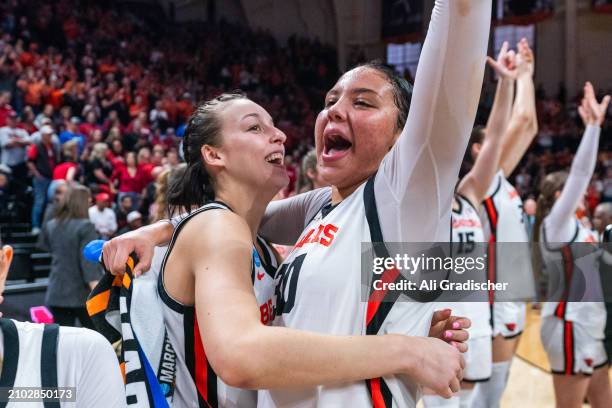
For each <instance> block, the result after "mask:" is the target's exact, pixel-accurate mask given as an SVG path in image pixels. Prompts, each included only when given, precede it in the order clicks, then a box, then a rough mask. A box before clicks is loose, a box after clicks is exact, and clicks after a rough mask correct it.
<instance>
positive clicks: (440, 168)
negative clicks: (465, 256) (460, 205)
mask: <svg viewBox="0 0 612 408" xmlns="http://www.w3.org/2000/svg"><path fill="white" fill-rule="evenodd" d="M490 24H491V1H490V0H470V1H465V0H436V4H435V6H434V9H433V12H432V16H431V22H430V24H429V30H428V32H427V38H426V40H425V44H424V45H423V51H422V52H421V57H420V60H419V65H418V69H417V73H416V79H415V86H414V90H413V94H412V102H411V104H410V112H409V113H408V119H407V121H406V125H405V127H404V129H403V131H402V134H401V136H400V137H399V140H398V141H397V142H396V143H395V145H394V146H393V148H392V149H391V151H390V152H389V153H388V154H387V156H385V158H384V160H383V162H382V164H381V166H380V168H379V170H378V174H377V176H376V181H375V183H374V192H375V196H376V203H377V207H378V214H379V217H380V222H381V228H382V232H383V236H384V238H385V240H386V241H412V242H433V241H447V240H448V236H449V228H450V209H451V203H452V198H453V192H454V187H455V184H456V183H457V178H458V175H459V166H460V164H461V160H462V158H463V155H464V152H465V149H466V146H467V142H468V138H469V135H470V131H471V129H472V126H473V124H474V118H475V116H476V108H477V103H478V99H479V97H480V90H481V86H482V80H483V75H484V66H485V56H486V51H487V42H488V38H489V37H488V35H489V26H490ZM410 220H414V221H415V222H416V221H418V228H414V226H415V222H410ZM407 221H408V222H407Z"/></svg>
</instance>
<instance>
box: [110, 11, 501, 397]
mask: <svg viewBox="0 0 612 408" xmlns="http://www.w3.org/2000/svg"><path fill="white" fill-rule="evenodd" d="M490 14H491V4H490V2H489V1H486V0H477V1H469V2H468V1H443V0H439V1H436V5H435V7H434V10H433V14H432V22H431V25H430V28H429V32H428V35H427V39H426V41H425V44H424V47H423V51H422V54H421V59H420V63H419V66H420V67H419V69H418V70H417V75H416V81H415V88H414V93H413V103H412V104H411V109H410V112H409V113H408V105H409V101H408V99H409V98H408V97H407V95H409V92H408V91H407V89H406V85H405V83H403V82H402V81H401V79H399V78H398V77H397V75H396V74H394V73H392V72H390V71H389V70H385V69H384V68H382V67H380V66H377V65H375V64H370V65H365V66H362V67H359V68H356V69H353V70H351V71H349V72H348V73H346V74H345V75H343V76H342V78H341V79H340V80H339V81H338V82H337V84H336V85H335V86H334V88H333V89H332V90H331V91H330V92H329V93H328V95H327V97H326V107H325V109H324V110H323V111H322V112H321V113H320V114H319V116H318V118H317V124H316V139H315V140H316V149H317V156H318V159H319V161H320V163H321V168H320V171H321V175H322V177H323V179H324V180H325V181H326V182H329V183H331V184H332V185H333V187H332V188H331V203H330V205H329V206H326V208H325V209H322V210H321V211H314V214H313V211H303V210H302V212H301V214H302V215H306V217H301V218H300V217H296V212H292V210H293V209H297V213H300V211H301V210H300V209H303V208H305V207H307V208H317V205H316V203H320V202H325V201H326V199H329V198H330V190H329V189H324V190H323V191H320V190H319V191H314V192H311V193H307V194H305V197H299V196H298V197H296V198H294V199H290V200H289V201H284V200H281V201H280V202H275V207H274V208H273V209H272V211H274V210H277V211H278V212H277V217H276V218H278V217H282V220H283V221H281V222H283V223H284V225H283V227H284V230H285V231H284V232H286V236H287V237H290V238H291V237H292V238H293V240H291V239H289V240H288V241H286V242H280V243H286V244H292V243H295V237H296V232H297V234H298V235H299V231H300V230H301V228H303V227H304V226H306V229H305V230H304V232H303V233H302V235H301V236H300V237H299V240H298V244H297V245H296V249H295V250H294V251H293V252H292V253H291V254H290V255H289V257H288V258H287V259H286V260H285V262H284V263H283V265H282V266H281V269H280V273H279V277H278V279H279V285H278V291H277V299H276V300H277V305H276V315H277V318H276V319H275V324H277V325H283V326H287V327H290V328H296V329H303V330H312V331H317V332H321V333H330V334H345V335H361V334H383V333H403V334H410V335H415V336H426V335H427V334H428V333H429V332H430V326H431V323H432V315H433V306H432V305H431V304H424V303H418V302H414V301H412V302H409V301H406V302H384V301H380V300H381V299H380V297H377V298H376V299H373V300H372V299H371V301H370V302H365V301H363V300H367V299H368V292H367V290H366V291H364V292H363V293H362V287H361V270H360V254H361V242H362V241H365V242H368V241H370V242H381V241H383V239H384V240H386V241H397V242H400V241H404V242H436V241H439V242H440V241H446V240H448V237H449V234H450V230H449V219H450V211H451V203H452V197H453V190H454V185H455V182H456V179H457V174H458V171H459V166H460V162H461V159H462V157H463V152H464V151H465V147H466V144H467V139H468V136H469V132H470V129H471V127H472V123H473V120H474V116H475V112H476V105H477V100H478V96H479V94H480V86H481V83H482V75H483V70H484V57H485V53H486V44H487V38H488V30H489V24H490ZM465 44H470V46H469V47H466V46H465ZM402 129H403V130H402ZM283 201H284V202H283ZM304 201H308V202H309V203H310V204H312V205H313V206H314V207H313V206H308V205H306V206H304V205H303V202H304ZM288 214H289V216H287V215H288ZM310 215H314V219H310V218H311V217H310ZM292 218H293V219H296V221H294V224H293V225H289V223H288V222H287V221H285V220H291V219H292ZM272 221H274V218H273V219H272ZM292 226H293V227H297V228H299V229H297V228H290V227H292ZM282 229H283V228H281V230H282ZM287 230H289V231H288V232H287ZM149 231H150V232H151V233H150V235H149V238H151V239H152V242H165V241H167V239H168V236H167V232H165V231H166V230H165V229H163V228H158V229H156V230H155V231H153V230H152V229H150V230H149ZM273 240H274V241H276V239H273ZM149 242H151V240H150V241H149ZM378 248H380V247H378ZM107 249H108V251H107ZM134 249H135V250H137V252H140V253H141V254H145V255H146V253H147V252H148V253H149V254H150V253H151V249H150V247H149V248H147V244H144V243H143V241H142V240H140V239H138V237H135V236H134V235H132V236H130V237H127V238H124V239H119V240H117V241H115V242H114V243H111V244H109V245H107V246H106V248H105V251H104V252H105V264H106V265H112V266H113V269H115V270H121V268H122V266H123V262H124V261H125V260H126V259H127V254H128V253H129V252H130V251H131V250H134ZM145 259H146V258H145ZM149 259H150V256H149ZM145 265H146V264H143V266H145ZM141 268H142V267H141ZM386 276H389V275H386ZM395 277H396V276H393V275H392V274H391V279H393V278H395ZM362 295H365V296H362ZM377 295H380V294H379V293H377ZM381 297H382V298H384V296H381ZM377 299H378V300H377ZM382 300H385V299H382ZM393 300H394V299H393ZM457 324H459V323H458V322H457ZM450 335H451V336H452V334H450ZM372 352H373V351H372V349H369V350H368V351H366V350H364V355H363V358H364V359H367V358H369V357H371V354H372ZM423 355H424V356H427V358H430V357H433V355H431V354H429V353H426V352H425V353H424V354H423ZM327 356H328V358H330V356H333V354H328V355H327ZM270 357H271V356H270ZM299 357H300V358H301V359H304V358H310V356H309V355H307V354H302V355H300V356H299ZM296 364H297V363H296ZM285 367H286V369H287V370H288V371H287V373H292V372H294V371H295V369H294V367H292V365H291V364H287V365H286V366H285ZM322 371H323V370H322ZM417 371H418V370H417ZM457 374H458V375H459V376H460V373H457ZM288 378H290V376H288ZM457 380H458V378H454V379H451V381H450V382H449V384H448V385H447V386H446V390H441V389H440V388H439V389H438V390H436V392H439V393H440V394H443V395H446V396H449V395H450V394H451V391H457V390H458V385H459V384H458V382H457ZM420 383H423V382H422V381H420V380H418V379H417V380H416V381H415V379H414V378H410V377H406V376H385V377H384V378H374V379H372V380H370V381H367V382H363V381H356V382H350V383H342V384H337V385H335V386H315V385H314V384H313V385H312V386H309V387H307V388H303V387H302V388H299V389H291V390H281V389H276V388H275V389H273V390H270V391H263V392H261V393H260V395H259V403H260V405H261V406H264V407H265V406H295V407H299V406H304V407H305V406H308V407H310V406H330V405H332V406H333V405H339V406H356V407H359V406H372V404H373V405H374V406H376V407H383V406H388V407H391V406H401V407H404V406H414V405H415V404H416V401H417V399H418V396H419V384H420Z"/></svg>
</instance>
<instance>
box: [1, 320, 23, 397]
mask: <svg viewBox="0 0 612 408" xmlns="http://www.w3.org/2000/svg"><path fill="white" fill-rule="evenodd" d="M0 329H1V330H2V337H3V341H4V356H3V357H4V361H3V363H2V374H0V387H3V388H5V387H6V388H13V387H14V386H15V378H16V377H17V367H18V364H19V334H18V333H17V326H15V323H14V322H13V321H12V320H11V319H4V318H0ZM7 405H8V400H0V408H4V407H6V406H7Z"/></svg>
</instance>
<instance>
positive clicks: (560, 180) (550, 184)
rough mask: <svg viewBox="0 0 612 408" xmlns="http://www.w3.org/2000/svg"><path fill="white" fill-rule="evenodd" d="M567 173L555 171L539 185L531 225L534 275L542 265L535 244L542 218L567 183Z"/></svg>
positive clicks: (538, 272) (537, 246) (548, 211)
mask: <svg viewBox="0 0 612 408" xmlns="http://www.w3.org/2000/svg"><path fill="white" fill-rule="evenodd" d="M567 176H568V174H567V172H565V171H555V172H554V173H550V174H548V175H546V177H544V179H543V180H542V182H541V183H540V195H539V196H538V199H537V203H536V215H535V223H534V225H533V242H534V245H533V257H532V262H533V269H534V272H535V273H536V274H538V275H539V274H540V271H541V267H542V265H543V260H542V253H541V252H540V246H539V245H538V244H537V243H538V242H540V229H541V226H542V222H543V221H544V218H546V216H547V215H548V213H550V210H551V209H552V206H553V205H554V204H555V200H556V199H557V197H556V193H557V191H561V190H562V189H563V186H564V185H565V182H566V181H567Z"/></svg>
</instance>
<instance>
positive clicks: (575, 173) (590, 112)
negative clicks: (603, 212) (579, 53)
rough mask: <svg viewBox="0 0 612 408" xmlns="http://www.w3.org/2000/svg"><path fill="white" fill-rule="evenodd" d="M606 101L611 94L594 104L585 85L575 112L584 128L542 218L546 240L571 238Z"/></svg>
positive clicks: (594, 160)
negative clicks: (560, 186) (555, 196)
mask: <svg viewBox="0 0 612 408" xmlns="http://www.w3.org/2000/svg"><path fill="white" fill-rule="evenodd" d="M609 102H610V97H609V96H606V97H605V98H604V99H603V101H602V102H601V103H597V99H595V91H594V90H593V85H591V83H590V82H587V83H586V84H585V85H584V98H583V99H582V104H581V105H580V106H579V107H578V113H579V114H580V117H581V118H582V121H583V123H584V125H585V127H586V129H585V131H584V135H583V136H582V140H581V141H580V146H579V147H578V151H576V155H575V156H574V160H573V161H572V167H571V169H570V173H569V176H568V177H567V181H566V182H565V185H564V186H563V190H562V191H561V194H560V195H559V198H558V199H557V200H556V201H555V204H554V205H553V206H552V209H551V210H550V213H549V214H548V216H547V217H546V218H545V220H544V222H545V225H546V232H547V239H548V241H549V242H568V241H569V240H570V239H571V238H572V234H573V232H574V222H573V220H574V218H575V215H574V214H575V212H576V208H577V207H578V204H579V203H580V200H582V197H583V196H584V193H585V191H586V189H587V187H588V186H589V182H590V181H591V177H592V176H593V171H594V170H595V165H596V163H597V150H598V146H599V134H600V132H601V125H602V123H603V121H604V119H605V116H606V110H607V109H608V103H609Z"/></svg>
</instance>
